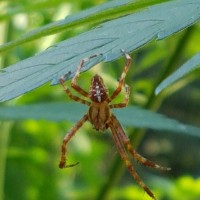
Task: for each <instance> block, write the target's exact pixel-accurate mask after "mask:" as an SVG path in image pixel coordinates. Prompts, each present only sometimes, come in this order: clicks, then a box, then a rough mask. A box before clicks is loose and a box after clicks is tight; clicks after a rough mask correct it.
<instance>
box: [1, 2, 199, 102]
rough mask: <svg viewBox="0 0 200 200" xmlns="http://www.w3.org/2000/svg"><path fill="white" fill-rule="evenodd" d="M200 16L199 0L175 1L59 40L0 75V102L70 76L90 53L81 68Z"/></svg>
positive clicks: (164, 33)
mask: <svg viewBox="0 0 200 200" xmlns="http://www.w3.org/2000/svg"><path fill="white" fill-rule="evenodd" d="M199 19H200V1H199V0H176V1H170V2H167V3H162V4H158V5H155V6H152V7H149V8H148V9H146V10H143V11H139V12H137V13H135V14H131V15H127V16H125V17H121V18H119V19H115V20H111V21H109V22H106V23H104V24H102V25H101V26H99V27H97V28H95V29H92V30H91V31H88V32H86V33H83V34H81V35H78V36H76V37H73V38H71V39H68V40H66V41H63V42H60V43H58V44H56V45H55V46H53V47H51V48H49V49H47V50H46V51H44V52H42V53H40V54H38V55H36V56H34V57H31V58H28V59H26V60H23V61H21V62H19V63H16V64H14V65H11V66H10V67H7V68H5V69H4V72H3V73H1V74H0V101H6V100H9V99H12V98H15V97H17V96H19V95H22V94H24V93H26V92H28V91H30V90H33V89H34V88H37V87H39V86H41V85H43V84H44V83H46V82H49V81H52V84H57V83H58V79H59V78H60V77H61V76H62V75H64V74H68V75H69V76H68V78H71V77H73V76H74V73H75V71H76V68H77V65H78V64H79V62H80V60H81V59H83V58H85V57H88V56H89V55H91V54H101V55H99V56H97V57H95V58H94V59H91V60H90V61H89V62H88V63H87V64H86V65H85V67H84V69H83V70H84V71H85V70H87V69H89V68H91V67H92V66H94V65H95V64H97V63H99V62H101V61H112V60H114V59H116V58H118V57H120V56H122V53H121V51H120V49H122V48H123V49H125V50H126V51H127V52H130V51H132V50H134V49H137V48H139V47H141V46H142V45H144V44H146V43H147V42H149V41H150V40H152V39H163V38H165V37H167V36H169V35H171V34H173V33H175V32H177V31H179V30H182V29H184V28H186V27H188V26H190V25H191V24H193V23H195V22H197V21H198V20H199Z"/></svg>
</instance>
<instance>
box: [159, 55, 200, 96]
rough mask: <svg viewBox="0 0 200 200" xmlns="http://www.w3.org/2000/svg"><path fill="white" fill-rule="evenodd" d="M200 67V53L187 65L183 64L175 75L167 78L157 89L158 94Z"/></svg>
mask: <svg viewBox="0 0 200 200" xmlns="http://www.w3.org/2000/svg"><path fill="white" fill-rule="evenodd" d="M199 67H200V53H198V54H196V55H195V56H194V57H192V58H191V59H190V60H188V61H187V62H186V63H185V64H183V65H182V66H181V67H180V68H179V69H178V70H176V71H175V72H174V73H173V74H171V75H170V76H169V77H167V78H166V79H165V80H164V81H163V82H162V83H160V85H158V87H157V88H156V91H155V92H156V94H158V93H159V92H161V91H162V90H164V89H165V88H166V87H167V86H169V85H171V84H173V83H174V82H176V81H178V80H179V79H180V78H182V77H183V76H185V75H187V74H188V73H190V72H191V71H193V70H195V69H197V68H199Z"/></svg>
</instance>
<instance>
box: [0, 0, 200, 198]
mask: <svg viewBox="0 0 200 200" xmlns="http://www.w3.org/2000/svg"><path fill="white" fill-rule="evenodd" d="M101 3H102V4H100V1H89V0H84V1H67V3H66V1H64V0H59V1H56V0H44V1H39V0H37V1H30V0H16V1H3V2H0V10H1V11H2V12H1V14H0V20H1V22H2V24H1V25H0V30H1V33H2V34H1V36H0V39H1V40H3V42H2V43H4V44H3V45H1V46H0V52H2V53H3V54H2V56H1V63H0V65H1V67H2V68H3V70H2V73H0V99H1V101H6V100H10V99H13V98H15V97H17V96H20V95H22V94H25V95H23V96H20V97H19V98H15V99H13V100H12V101H7V102H4V103H1V105H0V120H2V121H1V123H0V130H1V131H0V199H4V200H12V199H15V200H18V199H19V200H25V199H30V200H39V199H49V200H51V199H52V200H53V199H58V200H64V199H70V200H79V199H80V200H83V199H94V200H95V199H96V200H104V199H105V200H114V199H115V200H121V199H123V200H133V199H135V200H141V199H150V198H149V197H148V196H147V195H146V194H144V191H143V190H142V189H140V188H138V185H136V184H135V181H134V180H133V179H132V177H130V174H129V173H128V171H127V169H126V170H125V169H124V167H122V166H124V165H123V163H121V160H120V158H119V156H118V153H117V152H116V148H115V146H114V144H113V142H112V140H111V137H110V133H109V130H108V131H106V132H105V133H104V134H103V133H98V132H96V131H94V130H92V127H91V126H90V125H89V124H88V123H86V124H85V125H84V126H83V127H82V128H81V129H80V130H79V131H78V132H77V136H76V137H74V138H73V139H72V141H70V143H69V146H68V148H67V150H68V151H67V155H68V162H69V163H74V162H77V161H79V162H80V164H79V165H77V166H76V167H74V168H69V169H64V170H60V169H59V168H58V163H59V158H60V145H61V143H62V140H63V137H64V135H65V133H66V132H68V130H69V129H70V128H71V127H72V126H73V125H74V123H75V122H76V121H77V120H79V119H80V118H81V116H82V115H83V114H84V113H85V112H86V111H87V107H85V106H83V105H79V104H77V103H73V102H72V103H71V102H70V103H69V101H70V100H69V99H68V98H67V97H66V94H65V93H64V92H63V88H62V87H61V86H60V85H57V86H56V83H57V82H58V78H59V77H60V76H61V75H63V74H64V73H68V72H70V73H69V77H68V78H69V79H70V78H71V77H72V76H73V74H74V72H75V70H76V67H77V65H78V63H79V62H80V60H81V59H82V58H84V57H87V56H88V55H91V54H94V53H102V55H99V56H98V57H96V58H95V59H92V60H90V61H89V62H87V63H86V66H85V68H84V71H85V70H88V69H90V68H91V70H89V71H87V73H82V74H81V75H80V79H79V84H80V85H81V86H82V87H83V88H85V89H86V90H89V85H90V81H88V80H89V79H90V78H91V76H93V74H94V73H98V74H100V75H102V77H103V79H104V80H105V84H106V85H107V87H108V89H109V92H110V93H111V92H112V91H113V90H114V89H115V88H116V85H117V77H119V76H120V74H121V72H122V70H123V66H124V58H123V59H121V60H117V61H114V60H115V59H117V58H119V57H120V56H122V54H121V52H120V49H121V48H124V49H125V50H126V51H127V52H131V51H133V50H135V52H134V54H133V55H131V56H132V57H133V64H132V68H131V69H130V71H129V73H128V75H127V78H126V83H127V84H129V85H130V86H131V96H130V102H129V106H128V107H127V108H125V109H115V110H113V112H114V113H115V114H116V116H117V117H118V119H119V121H120V122H121V123H122V125H123V126H124V130H125V131H126V133H127V135H129V138H130V140H131V142H132V143H133V145H134V146H135V147H138V152H140V153H141V154H142V155H144V156H145V157H147V158H149V159H151V160H153V161H155V162H157V163H159V164H161V165H164V166H170V167H171V168H172V171H171V172H167V173H160V172H158V171H154V170H151V171H150V170H147V169H146V168H145V167H142V168H140V166H139V165H138V164H137V163H133V164H134V167H135V169H136V171H137V172H138V174H139V175H140V176H141V178H142V179H143V180H144V182H145V183H146V184H147V185H148V186H149V188H151V189H152V190H153V192H154V193H155V195H156V197H158V199H160V200H168V199H169V200H173V199H174V200H176V199H183V200H186V199H187V200H188V199H191V200H198V199H199V197H200V194H199V187H200V186H199V178H194V177H197V176H198V175H199V165H200V161H199V159H197V158H198V157H199V153H198V152H199V146H200V141H199V136H200V134H199V132H200V131H199V127H200V123H199V116H200V112H199V111H200V104H199V102H200V93H199V85H200V83H199V81H198V79H199V74H198V70H195V71H193V69H194V68H195V69H196V68H198V65H199V42H200V39H199V33H200V28H199V26H198V24H197V23H198V21H199V18H200V12H199V11H200V9H199V6H200V1H199V0H192V1H191V0H190V1H189V0H174V1H163V0H160V1H159V0H149V1H145V0H144V1H143V0H142V1H135V0H124V1H122V0H114V1H109V2H103V1H101ZM96 4H100V5H97V6H96ZM87 8H89V9H87ZM74 13H76V14H74ZM66 16H67V17H66ZM188 27H189V28H188ZM179 31H181V32H179ZM83 32H84V33H83ZM177 32H179V33H177ZM24 33H25V34H24ZM55 33H57V34H56V35H51V34H55ZM58 33H59V34H58ZM48 35H51V36H49V37H44V36H48ZM3 36H4V38H2V37H3ZM169 36H171V37H169ZM35 39H37V40H35ZM144 45H145V46H144ZM142 46H143V47H142ZM44 49H46V50H44ZM22 59H24V60H23V61H20V60H22ZM101 61H104V62H107V63H102V62H101ZM108 61H113V62H108ZM100 62H101V63H100ZM97 63H100V64H99V65H98V66H96V67H94V68H93V66H94V65H95V64H97ZM183 63H185V64H183ZM181 65H182V67H180V68H179V66H181ZM6 66H9V67H7V68H5V67H6ZM177 68H179V69H178V70H177ZM176 70H177V71H176ZM173 71H175V72H173ZM188 73H190V74H188ZM169 74H171V76H169ZM168 76H169V77H168ZM167 77H168V78H167ZM180 78H181V80H179V79H180ZM164 79H166V80H165V81H164V82H163V83H161V82H162V81H163V80H164ZM177 80H179V81H178V82H176V83H174V81H177ZM50 81H51V83H52V85H54V86H49V85H48V84H45V83H48V82H50ZM160 83H161V85H160V86H158V85H159V84H160ZM188 83H190V84H188ZM44 84H45V85H44ZM66 84H67V85H70V81H69V82H66ZM39 86H41V87H39ZM38 87H39V88H38ZM166 87H168V88H167V89H166V90H164V89H165V88H166ZM155 88H157V90H156V91H157V93H158V92H160V91H162V93H159V95H158V96H155V95H154V93H155ZM31 90H32V91H31ZM28 91H31V92H29V93H27V92H28ZM75 94H76V93H75ZM123 96H124V91H122V94H121V95H120V96H119V98H117V99H116V102H121V101H123V98H124V97H123ZM65 98H67V99H66V100H65V103H63V99H65ZM60 102H62V103H60ZM155 111H158V113H162V114H158V113H156V112H155ZM145 132H147V134H144V133H145ZM188 174H189V175H188ZM186 175H188V176H186ZM170 176H171V178H170Z"/></svg>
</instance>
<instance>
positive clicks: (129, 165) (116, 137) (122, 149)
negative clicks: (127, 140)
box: [109, 115, 156, 200]
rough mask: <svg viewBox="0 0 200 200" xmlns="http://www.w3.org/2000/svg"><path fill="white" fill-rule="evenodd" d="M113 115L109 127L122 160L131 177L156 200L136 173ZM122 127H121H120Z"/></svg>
mask: <svg viewBox="0 0 200 200" xmlns="http://www.w3.org/2000/svg"><path fill="white" fill-rule="evenodd" d="M112 118H113V115H112V116H111V121H110V123H109V127H110V130H111V132H112V137H113V140H114V143H115V144H116V146H117V149H118V152H119V154H120V156H121V158H122V160H123V161H124V163H125V165H126V166H127V168H128V170H129V172H130V173H131V175H132V176H133V178H134V179H135V180H136V182H137V183H138V184H139V185H140V186H141V188H143V189H144V191H145V192H146V193H147V194H148V195H149V196H150V197H151V198H153V199H154V200H156V197H155V196H154V194H153V193H152V192H151V190H150V189H149V188H148V187H147V186H146V185H145V183H144V182H143V181H142V179H141V178H140V177H139V175H138V174H137V172H136V171H135V169H134V167H133V165H132V163H131V162H130V159H129V157H128V155H127V152H126V150H125V147H124V145H123V143H122V141H121V140H120V136H119V132H118V131H119V129H118V131H117V130H116V127H115V125H114V124H115V122H113V121H112ZM120 127H121V126H120ZM120 131H123V129H121V130H120Z"/></svg>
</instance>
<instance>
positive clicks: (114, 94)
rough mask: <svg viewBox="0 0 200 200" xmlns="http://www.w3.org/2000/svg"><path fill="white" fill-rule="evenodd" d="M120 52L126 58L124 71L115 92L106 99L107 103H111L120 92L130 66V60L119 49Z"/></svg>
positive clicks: (127, 55)
mask: <svg viewBox="0 0 200 200" xmlns="http://www.w3.org/2000/svg"><path fill="white" fill-rule="evenodd" d="M121 52H122V53H124V55H125V57H126V65H125V67H124V70H123V72H122V74H121V76H120V78H119V84H118V87H117V88H116V90H115V91H114V92H113V94H112V95H111V96H110V97H109V98H108V100H107V102H108V103H109V102H111V101H112V100H113V99H114V98H115V97H116V96H117V95H118V94H119V93H120V92H121V90H122V87H124V79H125V77H126V74H127V72H128V70H129V67H130V65H131V61H132V58H131V57H130V56H129V54H127V53H126V52H125V51H124V50H123V49H121Z"/></svg>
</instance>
